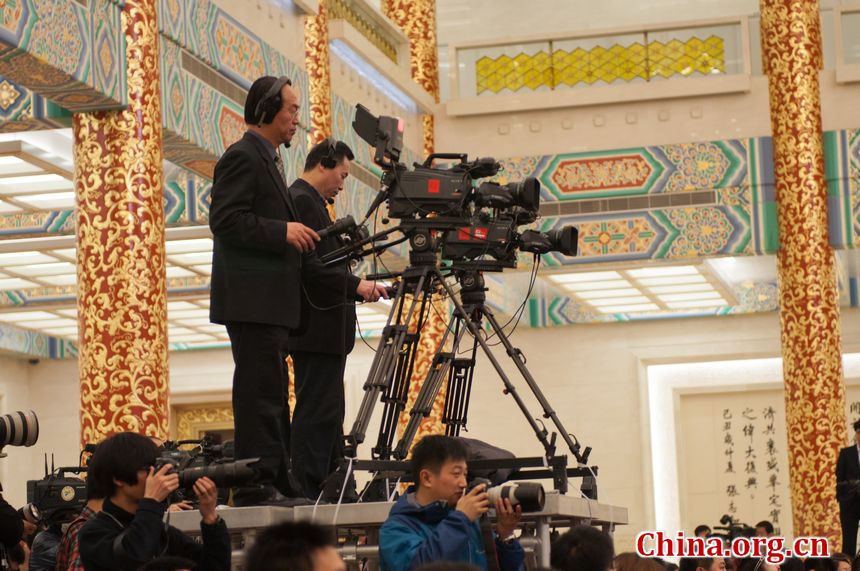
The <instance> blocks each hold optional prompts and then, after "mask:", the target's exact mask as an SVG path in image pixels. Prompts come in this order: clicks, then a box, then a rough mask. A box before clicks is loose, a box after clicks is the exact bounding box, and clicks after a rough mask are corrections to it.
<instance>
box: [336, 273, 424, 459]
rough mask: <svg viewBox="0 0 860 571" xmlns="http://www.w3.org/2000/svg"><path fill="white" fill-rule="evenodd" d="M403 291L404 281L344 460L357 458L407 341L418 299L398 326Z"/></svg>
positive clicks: (347, 440)
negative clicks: (374, 410)
mask: <svg viewBox="0 0 860 571" xmlns="http://www.w3.org/2000/svg"><path fill="white" fill-rule="evenodd" d="M427 279H428V276H427V275H426V273H422V274H421V275H420V276H419V278H418V282H417V285H416V288H423V287H424V283H425V282H426V280H427ZM405 290H406V282H405V281H403V282H401V283H400V286H399V288H398V290H397V303H396V304H394V305H392V307H391V311H390V312H389V314H388V321H387V323H386V326H385V329H384V330H383V334H382V338H381V339H380V340H379V345H378V348H377V350H376V355H374V357H373V362H372V364H371V366H370V372H369V373H368V376H367V380H366V381H365V383H364V396H363V398H362V400H361V405H360V406H359V410H358V415H357V416H356V419H355V422H354V423H353V425H352V430H350V432H349V434H348V435H346V437H345V438H344V440H345V448H344V456H345V457H348V458H354V457H355V456H356V448H357V447H358V445H359V444H361V443H362V442H364V439H365V437H366V435H367V427H368V425H369V424H370V419H371V417H372V416H373V409H374V407H375V405H376V401H377V400H378V399H379V396H380V394H381V393H382V392H383V391H385V390H387V389H388V388H389V386H390V385H391V379H392V374H393V371H394V367H395V365H396V364H397V360H398V355H399V354H400V353H401V349H402V347H403V344H404V342H405V341H406V339H407V334H408V328H409V320H410V319H411V316H412V315H413V314H414V313H415V310H416V307H417V303H418V299H417V298H413V299H412V301H411V303H409V308H408V310H407V311H406V315H405V318H406V323H405V324H401V323H400V321H401V318H402V317H403V313H404V307H405V306H406V297H405V296H404V293H405Z"/></svg>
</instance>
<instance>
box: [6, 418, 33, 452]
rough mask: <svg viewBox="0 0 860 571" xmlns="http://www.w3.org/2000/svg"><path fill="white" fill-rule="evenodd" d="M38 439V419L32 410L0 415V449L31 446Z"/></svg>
mask: <svg viewBox="0 0 860 571" xmlns="http://www.w3.org/2000/svg"><path fill="white" fill-rule="evenodd" d="M38 439H39V419H38V418H36V413H35V412H33V411H32V410H19V411H16V412H13V413H12V414H4V415H0V448H2V447H3V446H32V445H34V444H35V443H36V441H37V440H38Z"/></svg>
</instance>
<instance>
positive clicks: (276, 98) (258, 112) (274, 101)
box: [254, 75, 290, 127]
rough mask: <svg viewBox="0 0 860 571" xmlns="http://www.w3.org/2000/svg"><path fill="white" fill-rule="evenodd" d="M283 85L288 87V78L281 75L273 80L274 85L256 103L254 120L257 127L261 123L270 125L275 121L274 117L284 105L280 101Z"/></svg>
mask: <svg viewBox="0 0 860 571" xmlns="http://www.w3.org/2000/svg"><path fill="white" fill-rule="evenodd" d="M285 85H290V78H289V77H287V76H285V75H282V76H281V77H279V78H278V79H277V80H275V83H273V84H272V87H270V88H269V90H268V91H266V94H265V95H263V97H262V98H260V100H259V101H257V106H256V107H255V108H254V118H255V119H256V121H257V126H258V127H259V126H260V125H262V124H263V123H271V122H272V121H274V120H275V115H277V114H278V111H280V110H281V106H282V105H283V103H284V102H283V101H282V100H281V89H283V88H284V86H285Z"/></svg>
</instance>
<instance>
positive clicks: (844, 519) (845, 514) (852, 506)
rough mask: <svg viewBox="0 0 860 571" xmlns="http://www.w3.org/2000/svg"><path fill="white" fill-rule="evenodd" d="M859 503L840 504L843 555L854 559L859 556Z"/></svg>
mask: <svg viewBox="0 0 860 571" xmlns="http://www.w3.org/2000/svg"><path fill="white" fill-rule="evenodd" d="M858 503H860V502H858V501H856V500H849V501H844V502H839V523H841V524H842V553H844V554H845V555H847V556H848V557H851V558H852V559H853V558H854V556H855V555H856V554H857V524H858V522H860V505H858Z"/></svg>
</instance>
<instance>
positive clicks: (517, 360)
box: [482, 307, 590, 464]
mask: <svg viewBox="0 0 860 571" xmlns="http://www.w3.org/2000/svg"><path fill="white" fill-rule="evenodd" d="M482 312H483V314H484V317H486V318H487V322H488V323H489V324H490V329H492V330H493V332H495V334H496V335H497V336H498V337H499V340H500V341H501V342H502V345H503V346H504V348H505V351H506V352H507V354H508V356H509V357H510V358H511V360H512V361H513V362H514V364H515V365H516V367H517V369H519V371H520V374H521V375H522V377H523V379H525V381H526V384H528V386H529V389H530V390H531V392H532V394H533V395H534V396H535V398H536V399H537V401H538V403H539V404H540V406H541V408H542V409H543V417H544V418H549V419H551V420H552V422H553V424H554V425H555V427H556V429H557V430H558V431H559V433H560V434H561V437H562V439H563V440H564V441H565V443H566V444H567V446H568V448H569V449H570V452H571V453H572V454H573V455H574V457H576V460H577V462H579V463H580V464H585V462H586V461H587V459H586V458H583V456H582V455H581V454H580V447H579V443H577V442H575V441H574V440H573V438H572V437H571V436H570V433H569V432H568V431H567V429H566V428H565V427H564V425H563V424H562V423H561V419H560V418H559V417H558V415H557V414H556V412H555V410H553V408H552V405H550V404H549V401H548V400H547V399H546V396H544V394H543V391H541V390H540V387H539V386H538V384H537V381H535V379H534V377H533V376H532V374H531V372H530V371H529V370H528V368H527V367H526V360H525V357H523V353H522V351H520V350H519V349H517V348H516V347H514V346H513V345H512V344H511V340H510V339H509V338H508V336H507V335H506V334H505V332H504V331H503V330H502V327H501V326H500V325H499V322H498V321H496V316H495V315H493V313H492V312H491V311H490V310H489V309H488V308H486V307H485V308H483V309H482ZM482 345H485V343H482ZM505 388H506V389H507V390H508V392H511V394H512V395H514V398H515V399H516V400H517V403H520V402H522V401H521V399H520V398H519V395H517V393H516V389H514V388H513V385H510V383H509V382H507V381H506V382H505ZM520 408H522V409H523V412H524V413H525V412H527V409H526V408H525V406H524V405H521V406H520ZM544 432H546V430H544ZM589 451H590V450H588V449H586V456H587V455H588V454H587V452H589Z"/></svg>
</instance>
